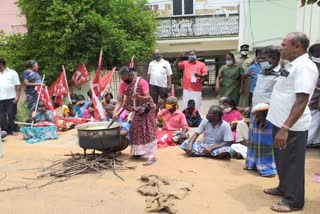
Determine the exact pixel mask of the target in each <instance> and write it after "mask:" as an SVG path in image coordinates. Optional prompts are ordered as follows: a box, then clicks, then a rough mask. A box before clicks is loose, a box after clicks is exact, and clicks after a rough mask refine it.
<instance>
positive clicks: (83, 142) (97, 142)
mask: <svg viewBox="0 0 320 214" xmlns="http://www.w3.org/2000/svg"><path fill="white" fill-rule="evenodd" d="M109 124H110V122H92V123H85V124H81V125H78V126H76V129H77V130H78V138H79V146H80V147H81V148H83V149H84V150H86V149H94V150H98V151H102V152H110V153H112V152H120V151H122V150H124V149H125V148H127V147H128V144H129V142H128V141H126V140H121V137H120V128H121V126H120V124H119V123H114V124H112V126H111V127H110V128H108V129H107V127H108V125H109Z"/></svg>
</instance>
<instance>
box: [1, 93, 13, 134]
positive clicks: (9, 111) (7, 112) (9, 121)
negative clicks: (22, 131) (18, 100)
mask: <svg viewBox="0 0 320 214" xmlns="http://www.w3.org/2000/svg"><path fill="white" fill-rule="evenodd" d="M13 100H14V99H7V100H0V126H1V130H4V131H6V132H8V133H9V134H11V133H12V132H15V131H16V126H15V124H14V121H15V119H16V113H17V105H16V104H14V103H13Z"/></svg>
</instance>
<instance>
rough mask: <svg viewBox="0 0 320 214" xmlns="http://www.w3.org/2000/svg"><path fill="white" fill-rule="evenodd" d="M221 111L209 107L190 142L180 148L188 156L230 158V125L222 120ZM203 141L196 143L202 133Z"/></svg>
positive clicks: (231, 138) (215, 107)
mask: <svg viewBox="0 0 320 214" xmlns="http://www.w3.org/2000/svg"><path fill="white" fill-rule="evenodd" d="M222 115H223V109H222V108H221V107H220V106H211V107H210V109H209V111H208V114H207V116H206V118H205V119H203V120H202V122H201V123H200V125H199V127H198V129H197V131H196V132H195V133H194V134H193V135H192V137H191V139H190V140H186V141H185V142H183V144H182V145H181V146H180V147H181V148H182V149H183V150H184V151H185V152H186V153H187V154H188V155H190V156H207V157H215V158H221V159H222V158H227V159H229V158H231V156H232V154H233V150H232V149H231V147H230V145H231V143H233V141H234V140H233V137H232V131H231V127H230V125H229V124H228V123H227V122H225V121H223V120H222ZM204 132H205V135H204V139H203V141H202V142H201V141H196V140H197V138H198V137H199V135H200V134H202V133H204Z"/></svg>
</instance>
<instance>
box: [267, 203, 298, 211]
mask: <svg viewBox="0 0 320 214" xmlns="http://www.w3.org/2000/svg"><path fill="white" fill-rule="evenodd" d="M270 209H272V210H273V211H276V212H279V213H289V212H294V211H298V210H302V208H296V207H291V206H289V205H288V204H286V203H284V202H282V201H280V202H279V203H277V204H273V205H271V207H270Z"/></svg>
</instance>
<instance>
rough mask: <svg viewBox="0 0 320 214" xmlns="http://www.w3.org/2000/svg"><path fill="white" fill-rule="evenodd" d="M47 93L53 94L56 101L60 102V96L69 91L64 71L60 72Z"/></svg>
mask: <svg viewBox="0 0 320 214" xmlns="http://www.w3.org/2000/svg"><path fill="white" fill-rule="evenodd" d="M48 93H49V95H50V97H52V96H55V97H56V100H57V102H59V103H60V104H62V98H63V97H65V96H66V95H67V94H68V93H69V89H68V84H67V79H66V77H65V75H64V71H62V72H61V74H60V76H59V77H58V79H57V80H56V81H55V82H54V83H53V84H52V85H51V86H50V87H49V90H48Z"/></svg>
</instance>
